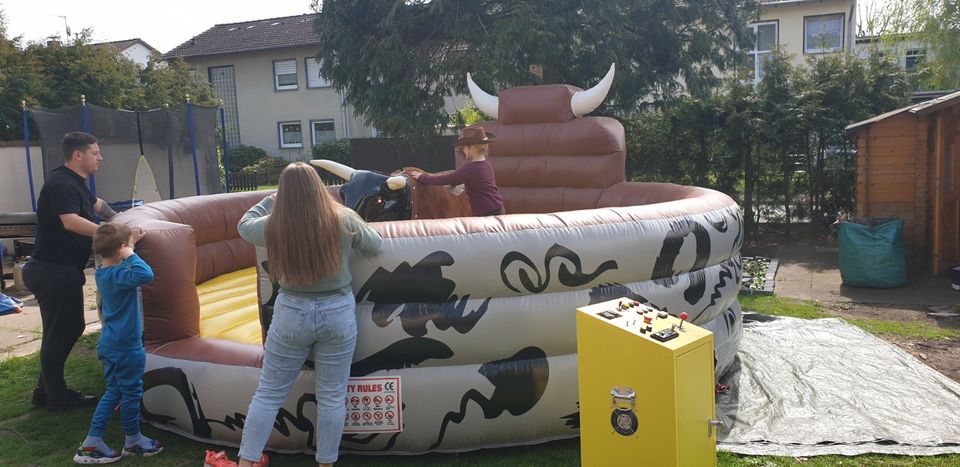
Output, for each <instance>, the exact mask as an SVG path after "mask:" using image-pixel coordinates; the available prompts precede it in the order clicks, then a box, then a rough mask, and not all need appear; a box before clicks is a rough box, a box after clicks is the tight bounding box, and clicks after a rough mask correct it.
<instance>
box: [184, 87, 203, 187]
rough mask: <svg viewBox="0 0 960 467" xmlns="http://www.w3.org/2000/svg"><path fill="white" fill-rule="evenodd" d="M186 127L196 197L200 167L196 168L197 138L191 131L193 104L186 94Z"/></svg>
mask: <svg viewBox="0 0 960 467" xmlns="http://www.w3.org/2000/svg"><path fill="white" fill-rule="evenodd" d="M186 96H187V127H189V128H190V152H192V153H193V180H194V181H195V182H196V185H197V196H199V195H200V167H198V166H197V138H196V135H194V130H193V104H191V103H190V94H187V95H186Z"/></svg>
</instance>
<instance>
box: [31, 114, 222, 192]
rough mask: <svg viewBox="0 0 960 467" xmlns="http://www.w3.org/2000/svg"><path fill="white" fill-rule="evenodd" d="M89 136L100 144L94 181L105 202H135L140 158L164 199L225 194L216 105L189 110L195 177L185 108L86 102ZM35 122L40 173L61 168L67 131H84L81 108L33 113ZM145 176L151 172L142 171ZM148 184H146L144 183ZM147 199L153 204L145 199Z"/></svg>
mask: <svg viewBox="0 0 960 467" xmlns="http://www.w3.org/2000/svg"><path fill="white" fill-rule="evenodd" d="M86 107H87V117H88V121H89V132H90V133H91V134H93V135H94V136H96V137H97V138H98V139H99V140H100V141H99V145H100V150H101V152H102V154H103V162H101V164H100V168H99V170H97V172H96V174H95V176H94V179H95V186H96V195H97V196H98V197H100V198H103V199H104V200H106V201H107V202H109V203H111V204H114V203H122V202H130V201H131V200H132V199H133V198H134V192H135V184H136V183H137V182H136V180H137V170H138V167H139V166H140V154H141V148H142V154H143V155H144V159H146V162H147V165H148V166H149V170H150V172H152V175H153V177H152V178H153V182H155V183H156V191H155V192H154V193H159V195H160V198H162V199H171V198H181V197H185V196H193V195H196V194H197V185H198V183H199V189H200V193H199V194H212V193H221V192H223V186H222V184H221V182H220V172H219V164H218V160H217V141H216V128H217V111H218V108H216V107H201V106H197V105H193V106H192V109H191V111H192V114H193V115H192V117H193V119H192V120H193V126H194V128H193V134H194V141H195V144H196V153H197V172H196V173H197V174H198V175H199V177H197V176H195V175H194V166H193V151H192V149H191V139H190V127H189V125H188V118H187V104H181V105H180V106H177V107H170V108H167V109H155V110H149V111H146V112H132V111H127V110H116V109H109V108H106V107H100V106H97V105H92V104H87V105H86ZM30 114H31V116H32V117H33V119H34V121H35V122H36V123H37V129H38V133H39V136H40V146H41V148H42V150H43V171H44V173H49V172H50V171H51V170H53V169H55V168H57V167H58V166H60V165H62V164H63V152H62V149H61V146H60V145H61V142H62V139H63V135H64V134H65V133H68V132H71V131H84V126H83V106H82V105H72V106H66V107H60V108H57V109H38V110H31V111H30ZM140 170H141V171H142V172H141V178H140V180H141V181H140V183H141V184H144V180H145V179H144V178H143V174H144V173H147V174H149V173H150V172H146V171H144V169H143V168H140ZM146 182H147V183H150V180H146ZM152 190H153V187H149V186H147V187H144V186H140V187H136V192H137V193H138V194H139V193H145V192H148V191H152ZM146 201H148V202H149V201H155V200H152V199H147V200H146Z"/></svg>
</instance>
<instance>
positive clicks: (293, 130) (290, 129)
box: [277, 122, 303, 148]
mask: <svg viewBox="0 0 960 467" xmlns="http://www.w3.org/2000/svg"><path fill="white" fill-rule="evenodd" d="M277 125H278V127H279V129H280V147H281V148H302V147H303V129H302V128H301V125H300V122H280V123H278V124H277Z"/></svg>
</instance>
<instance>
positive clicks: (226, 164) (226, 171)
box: [220, 99, 230, 193]
mask: <svg viewBox="0 0 960 467" xmlns="http://www.w3.org/2000/svg"><path fill="white" fill-rule="evenodd" d="M220 133H221V134H222V136H223V176H224V180H225V181H226V182H227V193H230V157H229V154H228V153H227V118H226V117H225V116H224V113H223V99H220Z"/></svg>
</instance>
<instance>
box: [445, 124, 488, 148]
mask: <svg viewBox="0 0 960 467" xmlns="http://www.w3.org/2000/svg"><path fill="white" fill-rule="evenodd" d="M496 140H497V135H495V134H493V133H487V132H486V131H484V130H483V127H480V126H468V127H466V128H464V129H463V131H462V132H461V133H460V137H459V138H457V142H456V144H454V146H469V145H471V144H490V143H492V142H494V141H496Z"/></svg>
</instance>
